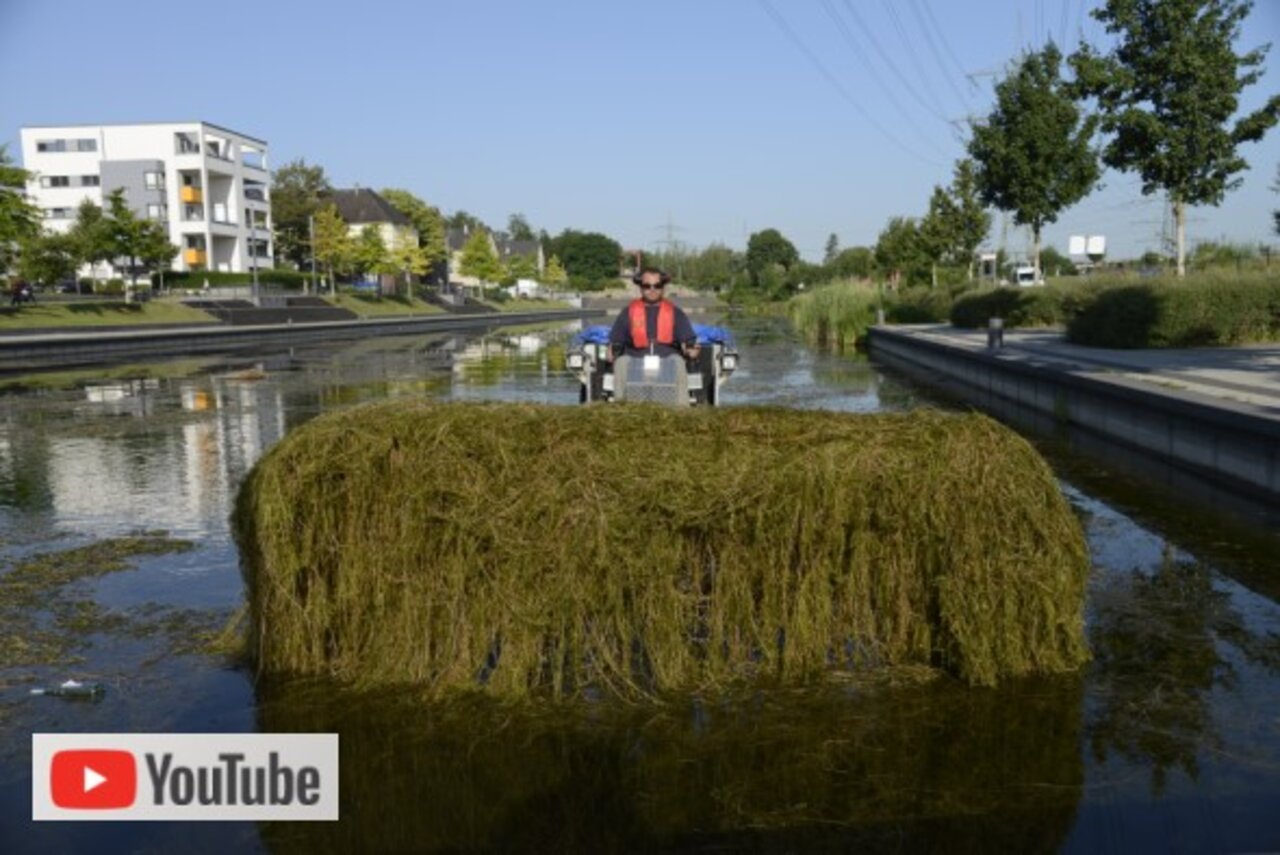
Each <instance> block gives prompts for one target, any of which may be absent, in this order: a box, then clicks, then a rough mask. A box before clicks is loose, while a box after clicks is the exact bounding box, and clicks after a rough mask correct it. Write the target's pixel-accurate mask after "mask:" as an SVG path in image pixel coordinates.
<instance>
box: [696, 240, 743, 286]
mask: <svg viewBox="0 0 1280 855" xmlns="http://www.w3.org/2000/svg"><path fill="white" fill-rule="evenodd" d="M744 266H745V260H744V258H743V255H742V253H740V252H737V251H735V250H733V249H730V248H729V247H727V246H725V245H724V244H722V243H713V244H711V245H710V246H708V247H706V248H705V249H703V250H702V251H701V252H699V253H698V254H697V255H695V256H694V257H693V258H692V259H690V262H689V267H688V273H687V274H686V276H685V281H686V282H687V283H688V284H689V286H690V287H693V288H698V289H702V290H710V289H718V288H726V289H727V288H732V287H733V286H734V285H735V284H737V279H738V276H739V274H740V273H741V272H742V270H743V268H744Z"/></svg>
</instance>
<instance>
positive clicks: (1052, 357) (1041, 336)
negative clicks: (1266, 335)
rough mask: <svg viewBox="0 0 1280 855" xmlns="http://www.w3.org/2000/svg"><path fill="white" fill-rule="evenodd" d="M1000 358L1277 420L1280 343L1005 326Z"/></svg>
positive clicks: (961, 341) (981, 337)
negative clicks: (1082, 336) (1219, 342)
mask: <svg viewBox="0 0 1280 855" xmlns="http://www.w3.org/2000/svg"><path fill="white" fill-rule="evenodd" d="M909 329H910V330H911V331H912V332H913V333H915V334H918V335H921V336H923V337H925V338H933V339H937V340H941V341H946V342H950V343H952V344H958V345H961V346H964V347H967V348H972V349H975V350H977V349H986V346H987V331H986V330H958V329H955V328H953V327H950V326H945V325H920V326H912V327H909ZM1001 356H1002V357H1004V358H1018V357H1034V358H1036V359H1038V360H1042V361H1049V362H1052V363H1054V364H1056V365H1059V366H1061V367H1063V368H1066V369H1068V370H1071V371H1074V372H1078V373H1082V374H1095V375H1106V376H1109V377H1116V376H1120V377H1124V378H1126V379H1129V380H1133V381H1138V382H1140V383H1144V384H1150V385H1152V386H1153V387H1156V388H1158V389H1160V390H1163V391H1177V390H1181V391H1186V392H1191V393H1193V394H1197V395H1206V396H1209V397H1212V398H1220V399H1223V400H1228V401H1238V402H1244V403H1248V404H1253V405H1255V406H1258V407H1262V408H1265V409H1266V410H1268V411H1274V413H1275V414H1276V417H1277V418H1280V345H1276V344H1263V345H1244V346H1240V347H1204V348H1177V349H1175V348H1168V349H1151V350H1109V349H1106V348H1097V347H1082V346H1080V345H1075V344H1069V343H1068V342H1066V341H1064V340H1063V336H1062V332H1061V331H1059V330H1006V331H1005V334H1004V349H1003V351H1002V352H1001Z"/></svg>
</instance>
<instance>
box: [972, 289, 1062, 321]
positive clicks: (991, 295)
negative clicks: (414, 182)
mask: <svg viewBox="0 0 1280 855" xmlns="http://www.w3.org/2000/svg"><path fill="white" fill-rule="evenodd" d="M991 318H1003V319H1004V325H1005V327H1043V326H1053V325H1055V324H1061V323H1062V322H1063V292H1062V291H1061V290H1060V289H1058V288H1056V287H1050V286H1047V285H1041V286H1037V287H1034V288H986V289H983V290H980V291H971V292H969V293H967V294H963V295H961V296H960V297H959V298H958V299H957V300H956V301H955V303H954V304H952V306H951V324H952V326H956V327H962V328H965V329H975V328H979V327H985V326H986V325H987V321H988V320H990V319H991Z"/></svg>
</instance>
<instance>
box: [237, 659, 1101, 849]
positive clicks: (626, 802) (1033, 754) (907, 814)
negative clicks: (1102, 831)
mask: <svg viewBox="0 0 1280 855" xmlns="http://www.w3.org/2000/svg"><path fill="white" fill-rule="evenodd" d="M1081 704H1082V684H1081V681H1080V679H1079V678H1070V677H1069V678H1066V679H1053V680H1033V681H1022V682H1019V683H1016V684H1012V685H1008V686H1005V687H1003V688H1002V689H999V690H980V691H973V690H970V689H968V688H966V687H964V686H960V685H958V684H956V683H954V682H952V681H949V680H944V681H940V682H938V683H936V684H931V685H925V686H916V687H901V688H887V687H878V688H874V689H866V690H859V691H856V692H854V691H850V692H835V691H832V692H819V691H795V692H780V691H772V692H765V693H760V694H756V695H744V696H740V697H731V698H724V699H720V700H718V701H714V702H713V701H705V700H698V699H690V700H686V701H684V702H672V703H670V704H669V705H667V706H665V707H660V708H658V709H647V710H644V711H639V710H635V709H622V710H619V709H612V708H610V709H601V708H594V709H593V708H585V709H584V708H563V707H559V708H547V709H530V708H528V707H507V706H502V705H496V704H492V703H486V702H484V701H483V700H472V701H468V700H461V701H459V702H457V703H454V704H446V705H434V706H433V705H429V704H424V703H422V702H420V701H419V700H418V699H416V698H415V697H413V696H412V695H411V694H405V693H401V694H385V693H384V694H378V695H358V694H348V693H344V692H342V691H340V690H337V689H335V688H333V687H330V686H324V685H316V684H309V685H303V686H299V685H296V684H295V685H294V686H292V687H278V686H277V687H263V689H262V692H261V705H260V711H259V715H260V722H259V724H260V727H261V729H263V730H281V731H314V730H321V731H328V730H338V731H340V732H341V733H342V791H343V794H344V800H343V804H342V815H343V821H342V822H341V823H337V824H325V823H314V824H308V825H305V826H304V825H295V826H271V827H269V828H265V829H264V836H265V838H266V840H267V842H268V844H269V845H270V846H271V848H272V849H273V850H277V851H285V852H295V851H296V852H303V851H306V852H310V851H325V852H339V851H340V852H346V851H354V850H356V849H372V850H377V851H391V850H395V851H399V850H404V849H422V850H458V849H508V848H515V849H520V850H525V851H528V850H536V851H618V850H628V851H634V850H651V849H653V848H656V847H709V848H717V847H723V846H728V847H737V846H750V847H752V848H753V849H765V850H770V851H772V850H774V849H778V850H790V851H803V850H805V849H807V848H809V847H810V846H814V845H823V846H831V845H839V846H841V847H845V846H867V845H869V846H875V847H877V848H883V847H884V846H886V845H892V846H893V847H894V848H895V849H901V850H903V851H916V850H917V849H920V848H924V849H928V850H935V849H939V850H941V849H945V850H946V851H953V852H967V851H972V852H990V851H1016V852H1026V851H1052V850H1054V849H1056V848H1057V847H1058V846H1059V845H1060V844H1061V843H1062V841H1063V839H1064V838H1065V836H1066V834H1067V832H1068V830H1069V829H1070V828H1071V825H1072V822H1073V819H1074V816H1075V812H1076V805H1077V802H1078V800H1079V798H1080V794H1081V784H1082V781H1083V769H1082V765H1081V757H1080V751H1079V741H1080V721H1081ZM389 817H395V818H396V819H395V821H393V822H392V821H388V818H389Z"/></svg>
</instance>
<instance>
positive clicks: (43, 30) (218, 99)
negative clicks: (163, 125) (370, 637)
mask: <svg viewBox="0 0 1280 855" xmlns="http://www.w3.org/2000/svg"><path fill="white" fill-rule="evenodd" d="M1098 2H1099V0H965V2H962V3H961V2H944V0H645V2H631V0H612V1H611V2H601V0H565V2H559V1H558V0H545V2H541V3H532V2H516V0H489V1H488V2H456V0H455V2H438V1H437V0H421V2H384V0H363V2H358V3H350V2H346V3H332V2H327V0H317V2H307V3H294V2H283V0H282V1H281V2H262V0H252V2H250V1H249V0H220V2H217V3H174V2H171V0H136V2H133V1H132V0H117V2H110V3H104V2H101V0H58V2H54V3H51V2H46V0H0V80H2V81H4V83H3V86H2V87H0V143H4V142H8V143H9V149H10V152H11V154H14V155H17V154H18V152H19V145H18V131H19V128H21V127H22V126H24V125H42V124H63V123H65V124H72V123H93V124H96V123H103V124H109V123H130V122H147V121H150V122H155V121H186V120H204V121H208V122H212V123H214V124H219V125H222V126H224V127H228V128H231V129H232V130H236V131H240V132H243V133H246V134H249V135H252V136H256V137H259V138H262V139H265V140H267V141H268V143H269V150H270V161H271V164H272V165H273V166H280V165H282V164H284V163H286V162H288V161H292V160H295V159H297V158H305V159H306V160H307V162H308V163H318V164H320V165H322V166H323V167H324V168H325V171H326V173H327V174H328V176H329V178H330V180H331V182H332V183H333V184H334V186H337V187H351V186H355V185H359V186H362V187H372V188H375V189H376V188H382V187H402V188H405V189H408V190H411V191H412V192H414V193H416V194H417V195H419V196H420V197H422V198H423V199H425V200H427V201H428V202H430V203H431V204H434V205H437V206H439V207H440V208H441V209H442V210H444V211H445V212H446V213H450V212H453V211H456V210H459V209H464V210H467V211H469V212H471V213H472V214H474V215H476V216H478V217H480V218H481V219H482V220H484V221H485V222H487V223H489V224H490V225H493V226H496V227H499V228H501V227H504V226H505V224H506V222H507V218H508V216H509V215H510V214H512V213H514V212H520V213H523V214H524V215H525V217H526V218H527V219H528V220H529V222H530V223H531V224H532V225H533V227H534V228H535V229H546V230H547V231H549V232H551V233H552V234H555V233H558V232H559V231H560V230H561V229H564V228H576V229H581V230H588V231H601V232H604V233H605V234H608V235H609V236H611V237H613V238H614V239H616V240H618V241H619V242H620V243H622V244H623V246H624V247H628V248H644V249H650V250H656V249H659V248H661V247H662V246H663V245H665V242H667V241H671V240H675V241H679V242H681V243H682V244H684V245H686V246H688V247H691V248H699V247H703V246H706V245H707V244H709V243H712V242H715V241H719V242H722V243H725V244H728V245H729V246H732V247H735V248H743V247H745V245H746V241H747V237H748V236H749V235H750V234H751V233H752V232H754V231H758V230H760V229H764V228H777V229H778V230H780V231H781V232H782V233H783V234H784V235H786V236H787V237H788V238H789V239H791V241H792V242H793V243H795V245H796V246H797V248H798V249H799V250H800V252H801V254H802V255H803V256H804V257H805V258H807V259H809V260H813V261H817V260H820V259H821V256H822V253H823V249H824V245H825V244H826V241H827V236H828V235H829V234H832V233H834V234H835V235H837V237H838V239H839V242H840V245H841V246H842V247H847V246H856V245H870V244H873V243H874V242H875V239H876V236H877V234H878V233H879V232H880V230H881V229H882V228H883V227H884V225H885V223H886V221H887V220H888V219H889V218H890V217H892V216H899V215H901V216H920V215H921V214H923V213H924V212H925V210H926V209H927V207H928V199H929V194H930V192H931V190H932V188H933V186H934V185H935V184H944V185H945V184H947V183H949V181H950V178H951V172H952V166H953V164H954V162H955V160H956V159H957V158H959V157H962V156H963V154H964V144H963V128H964V126H965V122H966V121H967V119H968V118H969V117H978V116H982V115H985V114H986V113H987V112H989V111H990V109H991V106H992V103H993V84H994V82H995V80H997V79H998V78H999V76H1000V75H1002V74H1003V73H1005V71H1006V70H1007V69H1008V67H1009V64H1010V62H1011V61H1012V60H1013V59H1014V58H1015V57H1016V56H1017V55H1018V54H1019V52H1020V51H1021V50H1022V49H1024V48H1032V47H1038V46H1040V45H1042V44H1043V43H1044V42H1045V41H1046V40H1047V39H1052V40H1053V41H1055V42H1057V43H1059V44H1065V45H1068V46H1070V47H1074V46H1075V45H1076V44H1077V43H1078V42H1079V40H1080V39H1081V38H1082V37H1083V38H1084V39H1086V40H1089V41H1091V42H1093V43H1095V44H1101V45H1105V44H1106V41H1105V40H1106V38H1107V36H1106V34H1105V33H1103V32H1102V29H1101V27H1100V25H1098V24H1097V23H1096V22H1095V21H1093V20H1092V19H1091V18H1090V17H1089V16H1088V11H1089V9H1090V8H1092V7H1094V6H1095V5H1097V4H1098ZM1273 41H1274V42H1280V0H1258V2H1257V3H1256V5H1255V8H1254V10H1253V12H1252V14H1251V15H1250V17H1249V18H1248V19H1247V20H1246V22H1245V25H1244V28H1243V32H1242V35H1241V38H1240V41H1239V43H1238V49H1239V50H1240V51H1241V52H1243V51H1244V50H1247V49H1251V48H1253V47H1256V46H1258V45H1261V44H1263V43H1267V42H1273ZM1266 66H1267V73H1266V74H1265V75H1264V77H1263V79H1262V81H1261V82H1260V83H1259V84H1257V85H1256V86H1254V87H1253V88H1252V89H1251V90H1248V91H1247V92H1246V93H1245V95H1244V97H1243V99H1242V107H1243V108H1245V109H1249V108H1256V107H1257V106H1258V105H1260V104H1261V103H1263V102H1264V101H1265V100H1266V98H1267V96H1269V95H1270V94H1273V93H1276V92H1280V47H1278V48H1276V49H1274V50H1273V51H1272V52H1271V53H1270V54H1269V55H1268V60H1267V62H1266ZM1241 153H1242V154H1243V155H1244V157H1245V158H1246V160H1248V161H1249V163H1250V165H1251V167H1252V168H1251V169H1250V170H1249V171H1248V172H1247V173H1245V176H1244V180H1243V183H1242V185H1241V187H1240V188H1239V189H1237V190H1235V191H1234V192H1232V193H1231V194H1229V195H1228V196H1227V199H1226V201H1225V202H1224V203H1223V204H1222V205H1221V206H1220V207H1217V208H1212V207H1202V208H1195V209H1192V211H1191V214H1190V221H1189V223H1188V238H1189V241H1190V242H1191V243H1193V244H1194V243H1195V242H1197V241H1200V240H1223V239H1226V240H1231V241H1235V242H1248V243H1252V244H1257V243H1259V242H1264V241H1265V242H1268V243H1271V244H1280V236H1277V235H1275V234H1274V233H1273V232H1272V222H1273V220H1272V216H1271V212H1272V211H1273V210H1275V209H1277V208H1280V194H1277V193H1276V192H1274V191H1273V189H1272V188H1273V185H1274V184H1275V183H1276V180H1277V168H1278V166H1280V129H1273V130H1272V131H1271V132H1270V133H1269V134H1268V135H1267V137H1266V138H1265V139H1264V140H1262V141H1261V142H1260V143H1256V144H1250V145H1246V146H1243V147H1242V148H1241ZM1167 220H1168V215H1167V206H1166V205H1165V204H1164V203H1163V200H1162V199H1161V198H1160V197H1159V196H1150V197H1143V196H1142V195H1141V192H1140V182H1139V180H1138V179H1137V177H1136V176H1135V175H1132V174H1120V173H1114V172H1106V173H1105V174H1104V176H1103V186H1102V187H1101V188H1100V189H1098V190H1096V191H1095V192H1094V193H1093V194H1092V195H1091V196H1089V197H1088V198H1087V199H1085V200H1084V201H1082V202H1081V203H1079V204H1078V205H1076V206H1075V207H1073V208H1071V209H1068V210H1067V211H1065V212H1064V213H1063V214H1062V216H1061V217H1060V219H1059V222H1058V223H1057V224H1055V225H1053V226H1050V227H1048V228H1046V230H1045V241H1046V243H1048V244H1050V245H1054V246H1056V247H1057V248H1058V249H1059V250H1061V251H1064V252H1065V250H1066V245H1067V238H1068V236H1069V235H1072V234H1090V235H1097V234H1101V235H1104V236H1106V238H1107V241H1108V250H1109V251H1108V255H1109V256H1110V257H1112V258H1126V257H1135V256H1137V255H1140V254H1141V253H1143V252H1145V251H1147V250H1149V249H1157V250H1158V249H1159V248H1160V247H1161V232H1162V229H1165V228H1166V227H1167ZM1002 237H1003V239H1004V240H1005V241H1006V242H1007V246H1008V248H1009V250H1010V251H1011V252H1013V253H1015V254H1016V253H1018V252H1019V251H1020V250H1021V249H1022V248H1023V247H1025V246H1026V245H1027V244H1028V243H1029V239H1028V236H1027V235H1026V232H1025V230H1022V229H1016V228H1014V227H1013V226H1012V223H1011V222H1010V223H1009V226H1008V229H1007V231H1005V230H1004V229H1002V227H1001V218H1000V217H999V215H997V216H996V217H995V220H994V226H993V229H992V234H991V236H990V238H989V241H988V243H989V244H990V245H991V246H992V247H995V246H998V245H999V244H1000V243H1001V240H1002Z"/></svg>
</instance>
